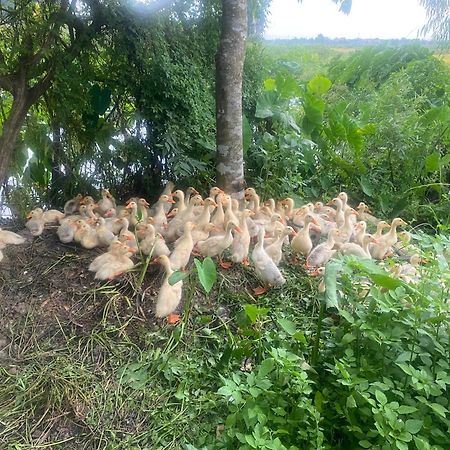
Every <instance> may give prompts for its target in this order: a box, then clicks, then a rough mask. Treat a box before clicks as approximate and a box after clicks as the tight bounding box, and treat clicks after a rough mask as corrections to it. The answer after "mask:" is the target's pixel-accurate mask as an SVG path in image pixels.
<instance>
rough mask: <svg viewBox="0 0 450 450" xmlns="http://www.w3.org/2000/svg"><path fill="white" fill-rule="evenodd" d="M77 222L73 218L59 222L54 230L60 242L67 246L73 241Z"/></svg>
mask: <svg viewBox="0 0 450 450" xmlns="http://www.w3.org/2000/svg"><path fill="white" fill-rule="evenodd" d="M76 223H77V221H76V219H74V218H68V219H65V220H63V221H62V222H61V224H60V226H59V227H58V229H57V230H56V234H57V235H58V238H59V240H60V241H61V242H63V243H64V244H68V243H70V242H72V241H73V238H74V236H75V231H76V229H77V225H76Z"/></svg>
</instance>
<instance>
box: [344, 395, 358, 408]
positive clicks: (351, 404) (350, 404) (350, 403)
mask: <svg viewBox="0 0 450 450" xmlns="http://www.w3.org/2000/svg"><path fill="white" fill-rule="evenodd" d="M346 406H347V408H356V401H355V398H354V397H353V395H349V396H348V397H347V402H346Z"/></svg>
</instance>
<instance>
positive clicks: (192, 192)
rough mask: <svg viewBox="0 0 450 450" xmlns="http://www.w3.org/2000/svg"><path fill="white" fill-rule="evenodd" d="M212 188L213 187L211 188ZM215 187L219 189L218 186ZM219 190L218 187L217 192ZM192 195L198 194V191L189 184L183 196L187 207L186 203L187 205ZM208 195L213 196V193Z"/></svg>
mask: <svg viewBox="0 0 450 450" xmlns="http://www.w3.org/2000/svg"><path fill="white" fill-rule="evenodd" d="M213 189H214V188H213ZM215 189H219V188H215ZM220 191H221V190H220V189H219V191H218V192H220ZM193 195H200V192H198V191H197V189H195V188H193V187H192V186H189V187H188V188H187V189H186V195H185V196H184V205H185V206H186V207H187V206H188V205H189V201H190V199H191V197H192V196H193ZM210 197H213V198H214V197H215V194H214V195H210Z"/></svg>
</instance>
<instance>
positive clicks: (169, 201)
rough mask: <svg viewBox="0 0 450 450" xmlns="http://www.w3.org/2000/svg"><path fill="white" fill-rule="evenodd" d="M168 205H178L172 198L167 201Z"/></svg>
mask: <svg viewBox="0 0 450 450" xmlns="http://www.w3.org/2000/svg"><path fill="white" fill-rule="evenodd" d="M167 203H176V201H175V200H173V199H172V198H169V200H167Z"/></svg>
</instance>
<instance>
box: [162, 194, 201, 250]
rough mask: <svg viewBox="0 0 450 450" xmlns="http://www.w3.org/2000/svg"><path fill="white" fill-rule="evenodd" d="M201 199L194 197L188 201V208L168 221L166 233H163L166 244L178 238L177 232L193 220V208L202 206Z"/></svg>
mask: <svg viewBox="0 0 450 450" xmlns="http://www.w3.org/2000/svg"><path fill="white" fill-rule="evenodd" d="M203 203H204V202H203V199H202V197H201V196H200V195H197V194H196V195H194V196H193V197H191V199H190V201H189V205H188V207H187V208H186V209H185V210H184V211H182V212H181V213H180V212H178V214H177V215H176V216H175V217H174V218H173V219H172V220H171V221H170V223H169V226H168V228H167V231H166V233H165V236H166V239H167V241H168V242H173V241H174V240H176V239H178V237H179V230H180V229H183V226H184V224H185V223H186V222H191V221H193V220H194V219H195V217H194V208H195V207H196V206H197V205H202V204H203Z"/></svg>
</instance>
